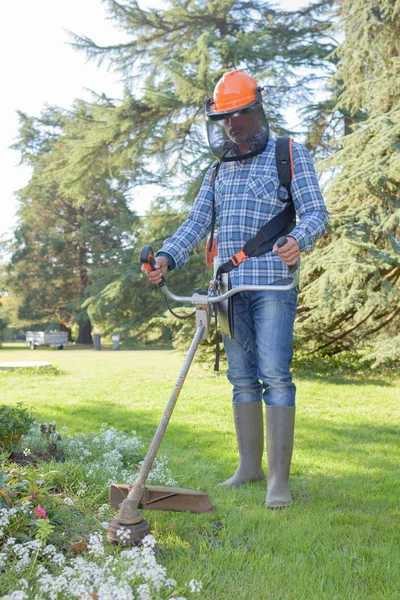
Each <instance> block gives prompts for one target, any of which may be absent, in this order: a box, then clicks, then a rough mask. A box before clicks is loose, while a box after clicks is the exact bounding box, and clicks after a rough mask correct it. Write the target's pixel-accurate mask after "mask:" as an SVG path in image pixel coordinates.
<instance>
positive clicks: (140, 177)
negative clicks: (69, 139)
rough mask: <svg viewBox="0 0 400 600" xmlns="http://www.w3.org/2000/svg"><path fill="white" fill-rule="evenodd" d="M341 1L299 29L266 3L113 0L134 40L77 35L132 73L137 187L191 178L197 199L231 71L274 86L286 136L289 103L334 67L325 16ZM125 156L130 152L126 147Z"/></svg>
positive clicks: (130, 125) (128, 105)
mask: <svg viewBox="0 0 400 600" xmlns="http://www.w3.org/2000/svg"><path fill="white" fill-rule="evenodd" d="M332 2H333V0H325V1H321V2H319V3H317V5H316V7H315V8H314V9H313V10H312V11H305V12H304V14H303V15H302V17H301V21H299V23H298V24H297V27H296V25H295V21H294V20H292V21H290V26H288V23H289V20H288V19H289V17H288V16H287V15H285V13H282V14H281V13H280V12H278V11H277V10H276V9H275V8H273V7H272V4H269V3H268V2H264V1H261V0H250V1H247V0H246V1H244V0H239V1H237V0H212V1H211V2H204V0H170V1H168V2H165V3H164V5H165V8H162V9H142V8H140V6H139V4H138V2H136V0H126V1H125V2H117V1H115V0H107V2H106V4H107V6H108V9H109V14H110V18H111V20H112V21H113V22H114V23H115V25H116V26H117V27H118V28H119V29H121V30H122V31H123V32H124V34H125V36H126V37H127V41H125V42H124V43H121V44H119V45H114V46H99V45H97V44H96V43H95V41H93V40H90V39H88V38H81V37H75V46H76V47H77V48H80V49H82V50H84V51H85V52H86V53H87V55H88V56H89V57H90V58H92V59H94V60H97V61H98V62H102V61H108V62H109V63H110V66H111V68H114V69H117V70H118V71H120V72H121V74H122V76H123V77H124V81H125V83H126V85H127V92H126V97H125V101H124V102H123V104H122V105H121V106H120V107H119V108H118V109H117V110H116V115H117V113H118V118H117V119H116V121H115V124H116V127H117V129H118V131H119V132H121V130H122V129H123V130H124V131H125V132H126V135H127V137H128V138H129V140H130V141H131V143H130V144H128V145H129V150H128V152H129V160H131V164H132V168H133V169H134V170H135V177H134V179H135V183H136V185H140V184H143V183H146V182H152V183H159V184H162V185H163V186H166V185H167V184H170V185H172V186H173V188H174V190H176V188H177V185H179V183H182V190H181V196H182V197H184V198H187V199H188V201H189V203H191V202H193V199H194V196H195V192H196V191H197V189H198V185H199V182H200V180H201V177H202V175H203V174H204V169H205V168H206V167H207V166H208V165H209V164H210V162H211V161H212V160H213V157H212V156H211V154H210V152H209V149H208V147H207V143H206V139H205V135H204V99H205V97H206V96H212V93H213V89H214V86H215V83H216V81H217V80H218V79H219V77H220V76H221V75H222V73H223V72H225V71H226V70H228V69H230V68H232V67H236V68H245V69H246V70H247V71H248V72H249V73H250V74H251V75H252V76H254V77H255V78H256V79H257V81H258V82H259V83H260V84H261V85H264V86H265V97H266V111H267V114H268V118H269V121H270V125H271V126H272V130H273V131H274V132H275V133H279V134H281V133H285V132H286V130H285V127H284V125H285V124H284V119H283V116H282V113H283V109H284V108H285V107H286V106H287V105H288V103H289V102H291V103H294V102H296V101H298V102H302V101H303V100H304V98H305V97H307V90H308V89H309V84H310V81H311V80H313V78H315V72H317V71H318V70H321V69H322V70H324V69H325V65H326V63H325V61H324V57H325V56H326V55H327V54H329V53H330V52H331V51H332V50H333V49H334V44H333V43H332V41H331V40H329V39H328V38H327V37H325V32H326V31H327V29H328V27H329V23H327V22H325V21H324V19H322V18H321V14H320V13H321V11H324V10H326V9H327V7H329V6H331V5H332ZM304 68H308V69H309V70H308V71H307V72H305V71H304ZM310 69H311V70H312V72H313V73H312V74H311V72H310ZM108 131H109V133H111V129H109V130H108ZM128 133H129V135H128ZM99 143H100V140H99ZM120 152H121V155H124V156H125V157H126V156H127V153H124V149H123V148H122V147H120ZM122 160H123V159H122Z"/></svg>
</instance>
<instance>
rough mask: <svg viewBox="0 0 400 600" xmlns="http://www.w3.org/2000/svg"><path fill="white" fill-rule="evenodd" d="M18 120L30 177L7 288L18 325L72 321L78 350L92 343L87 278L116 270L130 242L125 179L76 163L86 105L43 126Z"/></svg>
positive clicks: (100, 164)
mask: <svg viewBox="0 0 400 600" xmlns="http://www.w3.org/2000/svg"><path fill="white" fill-rule="evenodd" d="M20 118H21V128H20V139H19V140H18V142H17V143H16V145H15V147H16V148H18V149H19V150H20V151H21V153H22V158H23V160H24V161H25V162H27V163H28V164H30V165H31V166H32V167H33V173H32V177H31V180H30V182H29V183H28V185H27V186H25V188H23V189H22V190H20V192H19V201H20V206H19V210H18V216H19V224H18V227H17V229H16V231H15V240H14V252H13V254H12V258H11V263H10V265H9V280H8V281H9V285H10V286H11V288H12V289H13V290H14V291H15V292H16V293H17V294H18V295H19V296H20V297H21V299H22V303H21V306H20V309H19V316H20V318H25V319H29V320H30V321H31V322H39V321H41V322H46V321H47V322H48V321H54V320H57V321H59V322H60V323H64V324H69V323H70V322H71V321H74V322H76V323H78V325H79V334H78V339H77V341H78V343H91V341H92V338H91V329H92V326H91V322H90V319H89V317H88V314H87V310H86V308H85V307H84V306H83V302H84V300H85V298H86V295H87V293H86V290H87V288H88V286H89V285H90V283H91V282H92V272H93V271H95V270H96V269H98V268H100V267H110V266H112V265H117V264H119V262H120V260H121V254H122V253H123V252H124V248H125V247H126V246H127V245H128V244H129V243H130V241H131V231H130V230H131V226H132V214H131V211H130V210H129V208H128V206H127V199H126V196H125V190H126V182H125V180H124V175H123V173H121V172H120V171H119V170H115V169H113V168H112V165H109V164H108V163H107V161H106V160H103V161H92V162H91V163H89V162H88V157H87V155H85V158H86V160H85V161H81V162H80V161H79V153H78V150H77V149H79V147H80V146H81V145H82V144H84V140H85V139H86V135H87V130H88V129H90V123H91V121H92V115H91V114H90V107H88V106H87V105H85V104H84V103H78V104H77V106H76V107H75V110H74V112H73V113H72V114H68V113H66V112H63V111H60V110H58V109H55V108H49V109H47V110H46V111H44V112H43V115H42V117H41V118H40V119H33V118H30V117H27V116H26V115H23V114H21V115H20ZM105 153H106V152H105Z"/></svg>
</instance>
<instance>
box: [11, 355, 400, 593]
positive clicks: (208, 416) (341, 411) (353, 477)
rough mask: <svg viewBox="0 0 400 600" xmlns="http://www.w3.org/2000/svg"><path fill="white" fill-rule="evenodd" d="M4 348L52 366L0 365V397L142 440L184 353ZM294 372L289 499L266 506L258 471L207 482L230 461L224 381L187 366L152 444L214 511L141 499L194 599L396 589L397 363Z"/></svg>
mask: <svg viewBox="0 0 400 600" xmlns="http://www.w3.org/2000/svg"><path fill="white" fill-rule="evenodd" d="M9 360H43V361H49V362H51V363H52V365H54V366H55V367H59V369H61V374H58V375H57V374H54V373H49V374H47V375H46V374H42V375H38V374H34V373H29V372H17V371H12V372H5V371H3V372H1V371H0V404H8V405H15V404H16V403H17V402H25V403H26V404H27V405H28V406H32V407H33V416H34V417H35V419H36V420H37V421H52V420H55V421H56V422H57V426H58V427H59V428H61V427H62V426H63V425H66V426H68V429H69V431H70V432H71V433H72V432H79V431H84V432H89V431H96V430H98V429H99V427H100V425H101V424H102V423H104V422H106V423H108V424H109V425H110V426H113V427H117V428H119V429H124V430H126V431H130V430H132V429H134V430H136V431H137V434H138V436H139V437H140V438H141V439H142V440H143V441H144V443H145V444H146V447H147V445H148V444H149V443H150V441H151V439H152V436H153V434H154V432H155V429H156V427H157V425H158V422H159V420H160V418H161V416H162V413H163V411H164V408H165V405H166V403H167V401H168V399H169V396H170V393H171V391H172V388H173V386H174V384H175V380H176V378H177V375H178V373H179V370H180V368H181V366H182V363H183V357H182V356H179V355H177V354H175V353H172V352H170V351H120V352H111V351H102V352H95V351H92V350H73V351H71V350H69V349H68V348H67V349H64V350H63V351H61V352H60V351H53V350H50V349H41V348H39V349H37V350H36V351H35V352H32V351H29V350H25V349H24V348H17V347H12V346H7V345H4V346H3V349H2V350H0V361H9ZM295 380H296V383H297V389H298V396H297V416H296V419H297V420H296V430H295V449H294V455H293V462H292V475H291V486H292V492H293V497H294V504H293V506H292V507H289V508H287V509H284V510H277V511H271V510H267V509H266V508H265V507H264V499H265V493H266V484H265V483H264V482H258V483H255V484H248V485H245V486H243V487H241V488H239V489H237V490H230V489H224V488H221V489H220V488H217V487H216V484H217V483H218V482H220V481H223V480H224V479H226V478H227V477H229V476H230V475H231V474H232V473H233V472H234V470H235V468H236V466H237V448H236V440H235V435H234V427H233V423H232V415H231V392H230V385H229V383H228V382H227V381H226V379H225V376H224V374H223V373H221V374H220V375H215V374H213V372H212V370H211V368H210V369H209V370H204V369H202V368H201V366H199V365H193V366H192V368H191V370H190V372H189V375H188V377H187V380H186V382H185V385H184V387H183V390H182V392H181V395H180V398H179V400H178V403H177V406H176V409H175V412H174V415H173V417H172V419H171V423H170V425H169V428H168V430H167V432H166V435H165V438H164V440H163V443H162V446H161V453H162V454H165V455H166V456H167V458H168V463H169V467H170V469H171V470H172V473H173V476H174V478H175V479H176V481H177V485H178V486H180V487H188V488H193V489H201V490H203V491H206V492H207V493H209V494H210V497H211V500H212V503H213V504H214V505H215V506H216V507H217V511H216V513H215V514H203V515H191V514H188V513H167V512H164V513H163V512H150V511H149V512H146V515H145V516H146V518H147V519H149V520H150V522H151V524H152V533H153V534H154V536H155V537H156V539H157V541H158V550H159V554H158V556H159V559H160V562H161V563H162V564H163V565H164V566H165V567H166V568H167V572H168V576H169V577H173V578H174V579H176V580H178V581H189V580H190V579H192V578H195V579H199V580H201V581H202V583H203V592H202V594H201V597H202V599H204V600H228V599H229V600H231V599H235V600H300V599H304V600H306V599H307V600H312V599H322V598H323V599H325V598H326V599H328V600H336V599H337V600H344V599H345V600H353V599H354V600H355V599H357V600H358V599H359V600H367V599H368V600H372V599H379V600H383V599H385V600H392V599H393V600H394V599H396V598H399V597H400V551H399V550H400V545H399V542H400V504H399V498H400V485H399V483H400V481H399V480H400V477H399V427H398V426H399V399H400V375H399V373H398V372H396V371H387V372H381V373H374V372H368V371H363V372H362V373H360V372H355V371H348V372H347V371H346V370H344V369H339V368H336V367H332V369H331V370H329V369H327V368H323V369H320V370H319V369H318V366H317V367H315V366H314V368H313V369H310V368H309V367H308V368H307V367H305V366H303V367H301V366H297V367H295ZM120 483H123V482H120ZM88 519H89V521H90V514H88ZM89 521H88V522H89ZM95 525H96V524H95V523H93V528H94V527H95ZM85 526H86V525H85ZM83 533H84V532H83Z"/></svg>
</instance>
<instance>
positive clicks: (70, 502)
mask: <svg viewBox="0 0 400 600" xmlns="http://www.w3.org/2000/svg"><path fill="white" fill-rule="evenodd" d="M64 504H65V505H66V506H75V502H74V501H73V500H72V498H64Z"/></svg>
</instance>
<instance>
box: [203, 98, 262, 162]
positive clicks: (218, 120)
mask: <svg viewBox="0 0 400 600" xmlns="http://www.w3.org/2000/svg"><path fill="white" fill-rule="evenodd" d="M207 101H208V99H207V100H206V116H207V121H206V127H207V139H208V145H209V147H210V150H211V152H212V153H213V155H214V156H215V157H216V158H217V160H220V161H222V162H229V161H234V160H245V159H246V158H251V157H252V156H256V155H257V154H261V152H263V151H264V150H265V148H266V146H267V143H268V137H269V126H268V121H267V118H266V116H265V113H264V109H263V105H262V102H261V101H260V102H258V101H257V100H256V101H254V102H252V103H251V104H250V105H248V106H244V107H241V108H239V109H235V110H231V111H226V112H218V113H217V112H213V111H212V110H208V109H209V108H210V106H209V105H208V106H207Z"/></svg>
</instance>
